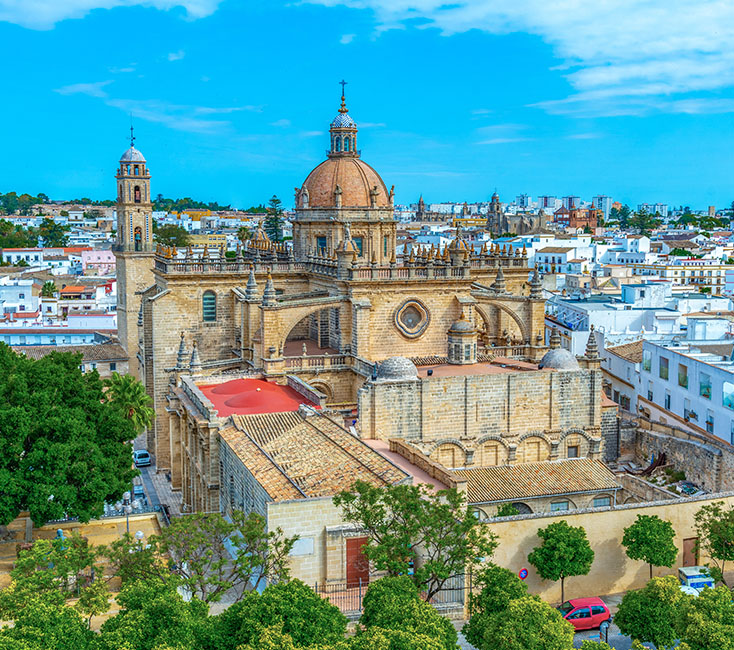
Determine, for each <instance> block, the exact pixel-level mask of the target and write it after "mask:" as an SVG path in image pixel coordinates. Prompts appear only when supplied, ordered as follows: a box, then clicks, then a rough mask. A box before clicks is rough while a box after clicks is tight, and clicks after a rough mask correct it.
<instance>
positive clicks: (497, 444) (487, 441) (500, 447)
mask: <svg viewBox="0 0 734 650" xmlns="http://www.w3.org/2000/svg"><path fill="white" fill-rule="evenodd" d="M509 457H510V445H509V444H508V443H507V441H506V440H503V439H502V437H500V436H495V435H488V436H482V437H481V438H479V439H478V440H477V442H476V445H475V451H474V465H477V466H479V467H492V466H495V465H506V464H507V463H508V461H509Z"/></svg>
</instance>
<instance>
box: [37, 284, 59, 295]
mask: <svg viewBox="0 0 734 650" xmlns="http://www.w3.org/2000/svg"><path fill="white" fill-rule="evenodd" d="M57 291H58V289H57V288H56V283H55V282H54V281H53V280H46V282H44V283H43V286H42V287H41V295H42V296H43V297H44V298H53V297H54V294H55V293H56V292H57Z"/></svg>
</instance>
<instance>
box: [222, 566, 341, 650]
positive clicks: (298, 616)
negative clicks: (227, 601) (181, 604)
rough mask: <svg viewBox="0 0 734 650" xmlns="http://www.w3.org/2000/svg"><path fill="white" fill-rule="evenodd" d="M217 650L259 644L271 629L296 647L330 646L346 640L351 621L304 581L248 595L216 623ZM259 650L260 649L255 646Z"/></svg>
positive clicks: (284, 583) (291, 582) (280, 584)
mask: <svg viewBox="0 0 734 650" xmlns="http://www.w3.org/2000/svg"><path fill="white" fill-rule="evenodd" d="M216 626H217V630H218V633H217V636H218V639H219V641H218V646H217V650H236V648H238V647H239V646H242V645H246V644H249V643H253V642H255V641H256V640H257V639H258V637H260V635H261V634H262V633H263V632H264V631H265V630H266V629H267V628H271V627H274V626H275V627H278V628H279V629H280V631H281V632H282V633H284V634H287V635H289V636H290V637H291V639H292V640H293V642H294V644H295V645H296V647H303V646H310V645H314V644H324V645H329V644H333V643H339V642H340V641H342V640H343V639H344V634H345V632H346V629H347V619H346V617H345V616H344V615H343V614H342V613H341V612H340V611H339V609H338V608H337V607H335V606H334V605H332V604H331V603H330V602H329V601H327V600H325V599H324V598H321V596H319V595H318V594H316V593H315V592H314V590H313V589H311V588H310V587H308V586H306V585H305V584H303V583H302V582H301V581H300V580H291V581H290V582H279V583H277V584H273V585H269V586H268V587H266V588H265V590H264V591H263V592H262V594H258V593H257V592H256V591H248V592H247V593H246V594H245V595H244V597H243V598H242V599H241V600H240V601H239V602H236V603H235V604H234V605H232V606H231V607H229V608H228V609H226V610H225V611H224V612H222V613H221V614H220V615H219V616H218V617H217V620H216ZM255 647H257V646H255Z"/></svg>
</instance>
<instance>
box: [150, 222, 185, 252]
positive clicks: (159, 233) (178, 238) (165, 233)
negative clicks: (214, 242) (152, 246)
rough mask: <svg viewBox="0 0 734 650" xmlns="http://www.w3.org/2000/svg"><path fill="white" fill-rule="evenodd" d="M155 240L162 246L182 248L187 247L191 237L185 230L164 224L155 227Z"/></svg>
mask: <svg viewBox="0 0 734 650" xmlns="http://www.w3.org/2000/svg"><path fill="white" fill-rule="evenodd" d="M155 239H156V241H158V242H160V243H161V244H163V245H164V246H176V247H178V248H184V247H186V246H188V245H189V243H190V241H191V237H190V236H189V233H188V232H187V231H186V228H184V227H183V226H179V225H178V224H174V223H166V224H163V225H162V226H157V227H156V229H155Z"/></svg>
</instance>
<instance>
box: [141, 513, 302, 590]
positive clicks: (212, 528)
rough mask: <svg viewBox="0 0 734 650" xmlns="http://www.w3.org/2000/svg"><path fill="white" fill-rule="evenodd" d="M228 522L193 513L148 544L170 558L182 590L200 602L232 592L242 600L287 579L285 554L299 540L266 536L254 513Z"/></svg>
mask: <svg viewBox="0 0 734 650" xmlns="http://www.w3.org/2000/svg"><path fill="white" fill-rule="evenodd" d="M230 519H231V520H230V521H227V520H226V519H225V518H224V517H223V516H222V515H220V514H219V513H218V512H197V513H194V514H192V515H188V516H186V517H181V518H178V519H174V520H173V522H171V525H170V526H167V527H166V528H164V529H163V530H162V531H161V534H160V535H159V536H158V537H156V538H155V539H153V540H151V544H152V543H155V544H157V546H158V550H159V551H160V553H162V554H165V555H167V556H169V557H170V558H171V569H172V571H173V572H174V573H175V574H176V575H177V576H178V577H179V578H180V581H181V584H182V585H183V586H184V587H185V588H186V589H188V590H189V591H190V592H191V593H192V594H194V595H195V596H197V597H198V598H200V599H201V600H203V601H204V602H208V603H209V602H216V601H218V600H220V599H221V597H222V596H223V595H224V594H225V593H227V592H228V591H230V590H232V589H235V590H239V592H240V597H241V595H242V594H243V593H244V592H243V590H244V589H246V588H248V586H249V587H250V588H255V589H257V588H258V587H259V586H260V584H261V583H263V582H265V581H266V580H267V581H270V582H278V581H281V580H287V579H288V554H289V553H290V551H291V549H292V548H293V544H294V543H295V542H296V540H297V539H298V537H297V536H296V537H288V538H287V537H284V536H283V533H282V531H281V530H280V529H277V530H275V531H270V532H269V531H268V530H267V525H266V522H265V518H264V517H262V516H261V515H259V514H257V513H254V512H253V513H250V514H249V515H246V514H245V513H244V512H242V511H241V510H235V511H234V512H233V513H232V514H231V517H230ZM230 549H233V551H232V552H233V553H234V557H232V552H231V551H230Z"/></svg>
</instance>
